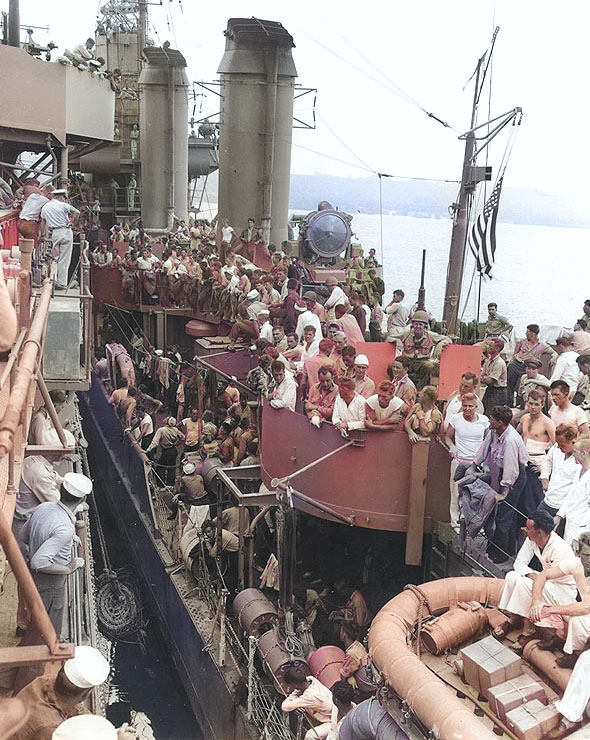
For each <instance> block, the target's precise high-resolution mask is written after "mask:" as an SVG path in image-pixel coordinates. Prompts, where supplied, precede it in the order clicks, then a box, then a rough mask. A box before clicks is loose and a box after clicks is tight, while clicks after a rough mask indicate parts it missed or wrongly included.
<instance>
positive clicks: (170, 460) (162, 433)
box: [146, 416, 184, 486]
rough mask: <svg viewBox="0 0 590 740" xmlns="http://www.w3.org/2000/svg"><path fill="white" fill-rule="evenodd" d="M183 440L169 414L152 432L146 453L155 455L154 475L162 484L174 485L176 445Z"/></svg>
mask: <svg viewBox="0 0 590 740" xmlns="http://www.w3.org/2000/svg"><path fill="white" fill-rule="evenodd" d="M182 442H184V435H183V433H182V432H181V431H180V430H179V429H178V428H177V426H176V419H175V418H174V417H173V416H169V417H168V419H166V424H165V425H164V426H162V427H160V428H159V429H158V430H157V431H156V433H155V434H154V438H153V439H152V441H151V443H150V446H149V447H148V448H147V450H146V454H147V456H148V457H150V458H151V459H153V458H155V457H156V456H157V463H156V475H158V476H159V478H160V480H161V482H162V484H163V485H166V486H172V485H174V479H175V477H176V457H177V455H178V446H179V445H180V444H182Z"/></svg>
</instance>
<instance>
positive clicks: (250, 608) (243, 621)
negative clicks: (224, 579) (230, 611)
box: [234, 588, 279, 637]
mask: <svg viewBox="0 0 590 740" xmlns="http://www.w3.org/2000/svg"><path fill="white" fill-rule="evenodd" d="M234 614H235V615H236V617H237V618H238V621H239V623H240V627H241V628H242V629H243V630H244V632H245V633H246V634H247V635H248V636H249V637H252V636H253V637H260V636H261V635H263V634H264V633H265V632H268V631H269V630H270V629H272V628H273V627H276V625H277V622H278V618H279V617H278V614H277V609H276V607H275V605H274V604H273V603H272V601H270V600H269V599H267V598H266V596H265V595H264V594H263V593H262V591H259V590H258V589H257V588H246V589H244V590H243V591H240V593H239V594H238V595H237V596H236V598H235V599H234Z"/></svg>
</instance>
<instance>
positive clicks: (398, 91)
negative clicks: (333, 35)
mask: <svg viewBox="0 0 590 740" xmlns="http://www.w3.org/2000/svg"><path fill="white" fill-rule="evenodd" d="M297 30H298V32H299V33H300V34H302V35H304V36H307V38H308V39H310V40H311V41H313V42H314V43H315V44H317V45H318V46H320V47H321V48H322V49H324V50H325V51H327V52H329V53H330V54H332V55H333V56H335V57H336V58H337V59H339V60H340V61H341V62H343V63H344V64H348V65H349V66H350V67H352V68H353V69H356V70H357V71H358V72H360V73H361V74H363V75H365V76H366V77H368V78H369V79H370V80H372V81H373V82H375V83H376V84H377V85H380V86H381V87H383V88H384V89H385V90H387V91H388V92H389V93H391V94H392V95H395V96H397V97H398V98H401V99H402V100H403V101H404V102H406V103H408V104H409V105H413V106H414V107H416V108H418V110H420V111H422V112H423V113H426V115H427V116H428V117H429V118H432V119H433V120H435V121H437V122H438V123H440V124H442V125H443V126H444V127H445V128H449V129H452V130H455V129H454V128H453V127H452V126H450V125H449V124H448V123H446V121H444V120H443V119H441V118H439V117H438V116H435V115H434V114H433V113H429V112H428V111H427V110H426V108H424V107H423V106H421V105H420V104H419V103H418V102H417V101H416V100H414V99H413V98H412V97H411V96H410V95H408V94H407V93H406V92H405V91H404V90H402V88H401V87H399V85H397V84H396V83H394V82H392V81H391V80H390V79H389V78H388V77H387V76H386V75H385V74H384V73H383V72H381V70H378V71H379V72H380V74H382V75H383V77H385V79H386V80H387V83H385V82H383V81H382V80H379V79H378V78H377V77H375V76H373V75H371V74H369V73H368V72H367V71H366V70H365V69H363V68H362V67H360V66H359V65H357V64H354V63H353V62H352V61H351V60H350V59H347V58H346V57H343V56H342V55H340V54H338V53H337V52H336V51H334V50H333V49H331V48H330V47H329V46H326V45H325V44H323V43H322V42H321V41H318V40H317V39H315V38H314V37H313V36H310V34H309V33H308V32H307V31H305V30H304V29H302V28H299V29H297ZM341 38H343V37H342V36H341ZM343 40H344V41H345V42H346V43H348V44H349V46H351V48H353V49H354V50H355V51H356V52H357V54H358V55H359V56H360V57H361V59H363V60H364V61H366V62H368V63H369V64H370V65H371V66H372V67H374V68H375V69H378V68H376V67H375V65H373V64H372V63H371V62H369V61H368V60H366V59H365V58H364V57H363V55H362V54H361V53H360V52H359V51H358V50H357V49H355V47H354V46H352V44H350V42H348V41H346V39H344V38H343Z"/></svg>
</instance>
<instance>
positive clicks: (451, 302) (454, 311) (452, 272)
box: [443, 29, 498, 335]
mask: <svg viewBox="0 0 590 740" xmlns="http://www.w3.org/2000/svg"><path fill="white" fill-rule="evenodd" d="M497 30H498V29H496V33H497ZM495 38H496V34H495V33H494V39H495ZM486 56H487V52H486V54H484V56H482V57H481V58H480V59H479V60H478V62H477V70H476V76H475V90H474V93H473V106H472V109H471V126H470V127H469V131H468V132H467V133H466V134H463V136H462V137H460V138H464V139H465V154H464V156H463V172H462V175H461V187H460V190H459V199H458V202H457V203H455V204H453V208H454V214H453V231H452V234H451V246H450V249H449V262H448V267H447V284H446V287H445V303H444V309H443V322H444V323H445V324H446V329H447V331H448V333H449V334H450V335H456V334H458V331H459V298H460V297H461V283H462V282H463V265H464V264H465V246H466V244H467V228H468V226H469V211H470V206H471V198H472V196H473V192H474V190H475V186H476V182H475V181H474V177H473V170H474V167H473V165H474V155H475V131H474V127H475V121H476V119H477V103H478V100H479V95H480V77H481V70H482V66H483V63H484V61H485V59H486Z"/></svg>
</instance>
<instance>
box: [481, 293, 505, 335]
mask: <svg viewBox="0 0 590 740" xmlns="http://www.w3.org/2000/svg"><path fill="white" fill-rule="evenodd" d="M511 331H512V324H511V323H510V322H509V321H508V319H507V318H505V317H504V316H500V314H499V313H498V304H497V303H493V302H492V303H488V319H487V321H486V323H485V325H484V337H485V338H487V337H499V336H500V335H502V334H504V335H506V336H508V334H510V332H511Z"/></svg>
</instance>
